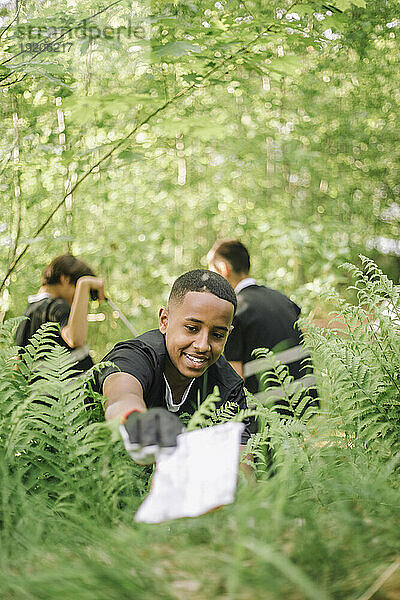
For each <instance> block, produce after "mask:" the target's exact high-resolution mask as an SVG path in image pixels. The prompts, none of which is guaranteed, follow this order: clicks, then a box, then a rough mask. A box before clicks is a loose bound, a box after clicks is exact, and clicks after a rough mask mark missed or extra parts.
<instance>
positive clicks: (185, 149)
mask: <svg viewBox="0 0 400 600" xmlns="http://www.w3.org/2000/svg"><path fill="white" fill-rule="evenodd" d="M14 14H16V18H15V21H14V22H13V24H12V25H11V26H10V27H9V28H7V26H8V24H9V23H10V15H14ZM0 17H1V21H0V23H2V25H1V29H0V34H1V36H2V42H3V50H2V60H1V70H0V79H1V81H0V84H1V87H0V110H1V114H2V119H1V122H0V191H1V207H0V269H1V273H2V279H3V277H5V276H6V274H7V272H8V270H9V268H10V266H11V268H12V272H11V274H10V275H9V276H8V277H7V278H6V280H5V281H4V282H3V288H2V291H1V303H2V305H1V310H2V312H1V317H2V319H4V317H6V318H8V317H11V316H16V315H20V314H22V312H23V310H24V308H25V305H26V298H27V295H28V294H32V293H35V292H36V291H37V290H38V288H39V285H40V278H41V272H42V270H43V268H44V267H45V266H46V265H47V264H48V263H49V262H50V260H51V259H52V258H53V257H54V256H56V255H59V254H63V253H65V252H72V253H73V254H75V255H76V256H79V257H81V258H83V259H84V260H85V261H87V262H88V263H89V264H90V265H92V266H93V268H94V269H95V271H96V273H97V274H99V275H102V276H104V277H105V280H106V287H107V291H108V293H109V295H110V297H111V298H112V299H113V300H114V302H116V303H117V304H118V306H120V308H121V309H122V310H123V312H124V313H125V314H126V315H127V316H128V318H129V319H130V320H131V322H132V324H133V325H134V326H135V328H136V329H137V330H138V331H139V332H143V331H145V330H147V329H149V328H152V327H155V326H156V323H157V312H158V308H159V307H160V306H161V305H162V304H163V303H165V302H166V300H167V295H168V290H169V287H170V285H171V283H172V282H173V280H174V279H175V278H176V277H177V276H178V275H179V274H181V273H182V272H183V271H185V270H189V269H191V268H196V267H206V265H207V262H206V255H207V252H208V250H209V249H210V247H211V246H212V244H213V243H214V241H215V240H216V239H217V238H221V237H235V238H240V239H241V240H242V242H243V243H244V244H245V245H246V246H247V247H248V248H249V251H250V254H251V256H252V259H253V264H252V275H253V276H254V277H255V278H256V279H257V280H258V281H259V282H260V283H266V284H267V285H269V286H271V287H275V288H277V289H280V290H281V291H283V292H284V293H286V294H287V295H289V296H290V297H291V298H292V299H294V300H295V301H296V302H297V303H298V304H299V305H300V306H301V307H302V309H303V314H306V315H308V314H310V315H311V316H312V318H314V319H324V318H326V315H327V313H328V311H329V309H330V306H329V304H327V302H326V301H325V300H324V297H323V293H324V291H325V290H326V289H327V288H328V287H333V288H336V289H337V290H338V291H340V292H341V293H345V294H347V295H348V296H351V293H352V292H351V290H350V291H347V292H345V291H344V290H345V289H346V287H347V285H349V281H350V280H349V275H348V273H346V272H345V271H343V270H342V269H340V265H341V264H342V263H343V262H345V261H350V262H354V263H356V264H359V263H360V260H359V254H363V255H366V256H368V257H371V258H373V259H374V260H375V261H377V263H378V265H379V266H380V267H381V268H382V269H383V270H384V272H385V273H387V274H388V275H389V276H390V277H392V278H393V279H394V280H395V282H396V283H398V280H399V272H400V262H399V257H400V242H399V224H400V202H399V198H400V182H399V179H398V164H399V156H400V144H399V138H400V123H399V120H400V111H399V104H400V91H399V88H398V81H399V74H400V73H399V71H400V68H399V51H400V46H399V37H398V29H399V27H400V20H399V19H398V3H397V2H391V1H386V2H369V3H366V2H364V1H362V0H357V1H354V0H353V2H350V1H348V0H337V1H336V2H332V3H328V4H324V3H322V2H299V3H293V2H292V3H291V2H284V1H280V2H278V1H276V0H272V1H271V2H268V3H265V2H255V1H254V2H252V1H249V2H235V1H233V2H227V1H225V0H221V1H220V2H205V1H197V2H194V1H193V2H189V1H183V2H179V3H176V2H161V1H160V2H128V1H126V0H123V1H121V2H114V3H110V5H109V6H107V5H104V4H100V3H99V2H95V1H92V0H90V1H83V2H77V1H73V0H68V1H65V0H57V1H55V2H45V1H38V2H25V3H24V4H18V2H17V3H15V2H14V1H12V2H7V1H3V2H1V3H0ZM60 36H61V37H60ZM57 44H58V46H57ZM124 140H125V141H124ZM108 154H109V156H108V157H107V155H108ZM97 163H99V164H98V166H95V167H94V165H96V164H97ZM93 167H94V168H93ZM91 169H92V171H91V172H90V174H89V175H88V176H87V177H85V175H86V174H87V173H88V172H89V171H90V170H91ZM82 177H84V180H83V181H82V182H81V183H79V181H80V180H81V178H82ZM77 182H78V186H77V187H76V189H75V190H74V191H73V192H72V193H71V194H69V192H70V191H71V189H73V188H74V186H75V185H76V183H77ZM65 196H66V197H65ZM64 197H65V201H64ZM58 205H59V208H58V209H57V210H56V212H55V214H54V216H53V217H52V218H51V219H50V220H49V222H48V223H47V224H45V226H44V227H43V228H42V230H41V231H40V232H39V233H38V231H39V229H40V228H41V227H42V225H43V224H44V223H46V221H47V219H48V217H49V216H50V214H51V213H52V211H53V210H54V209H55V208H56V207H57V206H58ZM26 245H28V246H29V247H28V249H27V250H26V252H25V254H24V255H23V256H22V257H21V258H19V255H20V253H21V251H23V250H24V248H25V247H26ZM16 259H17V261H18V262H17V264H16V266H15V267H14V268H13V263H14V262H15V260H16ZM90 312H91V315H90V317H89V318H90V319H91V322H90V326H89V344H90V346H91V348H92V349H93V357H94V359H95V360H100V359H101V357H102V356H103V355H104V354H105V353H106V352H107V351H108V350H109V348H111V347H112V345H113V344H114V343H115V342H116V341H118V340H121V339H126V338H129V337H130V333H129V331H128V330H127V329H126V328H125V326H124V325H123V324H122V322H121V320H120V319H119V318H118V316H117V314H116V313H113V312H112V310H110V308H109V307H108V306H104V305H100V306H99V305H98V304H97V303H92V306H91V310H90Z"/></svg>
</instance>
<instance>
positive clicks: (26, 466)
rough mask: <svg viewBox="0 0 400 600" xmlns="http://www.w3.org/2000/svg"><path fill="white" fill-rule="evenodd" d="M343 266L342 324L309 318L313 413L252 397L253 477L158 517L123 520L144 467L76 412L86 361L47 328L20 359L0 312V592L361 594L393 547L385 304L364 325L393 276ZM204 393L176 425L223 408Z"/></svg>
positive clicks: (83, 394) (69, 595)
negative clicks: (317, 398) (227, 492)
mask: <svg viewBox="0 0 400 600" xmlns="http://www.w3.org/2000/svg"><path fill="white" fill-rule="evenodd" d="M348 268H350V269H351V270H352V271H353V273H354V275H355V286H356V288H357V290H358V294H359V303H358V304H357V305H356V306H351V305H349V304H346V303H344V302H343V301H341V300H340V299H339V298H338V299H337V301H338V305H339V307H340V310H341V313H342V314H343V315H344V318H345V319H346V321H347V323H348V324H349V332H348V333H347V334H345V335H344V334H343V333H340V334H339V333H338V332H335V331H329V330H319V329H315V328H312V327H311V326H309V327H308V333H307V344H308V345H309V346H310V348H311V350H312V354H313V360H314V365H315V369H316V373H317V378H318V389H319V391H320V394H321V413H320V414H319V415H317V416H314V417H313V418H312V419H310V420H308V421H307V419H304V420H303V421H302V420H298V419H293V418H289V417H288V418H286V419H283V420H282V419H281V418H280V416H279V415H278V414H277V413H276V412H275V411H274V409H273V408H272V409H271V408H268V407H265V406H259V407H258V408H257V412H258V415H259V420H260V422H261V423H262V428H261V431H260V432H259V434H257V435H256V436H255V437H254V438H253V440H252V441H251V442H250V443H249V448H248V449H249V451H250V450H251V451H252V452H253V453H254V454H255V455H256V456H257V462H256V464H255V472H256V478H257V483H256V484H252V483H249V482H247V481H246V480H245V479H244V478H243V479H242V478H240V481H239V486H238V491H237V498H236V501H235V503H234V504H233V505H231V506H227V507H224V508H223V509H221V510H218V511H216V512H214V513H210V514H208V515H204V516H203V517H199V518H196V519H184V520H178V521H174V522H170V523H165V524H161V525H145V524H138V523H135V522H134V521H133V517H134V513H135V511H136V509H137V507H138V506H139V504H140V502H141V501H142V499H143V498H144V496H145V494H146V493H147V491H148V482H149V474H150V473H149V470H148V469H146V468H144V467H140V466H138V465H136V464H135V463H133V462H132V461H131V459H130V458H129V457H128V456H127V455H126V453H125V452H124V450H123V447H122V444H121V442H120V440H119V437H118V432H117V431H115V430H113V429H112V427H110V426H109V425H106V424H105V423H103V421H102V418H101V408H100V409H99V408H98V407H97V408H95V410H94V411H90V410H86V408H85V406H86V405H87V403H90V402H94V401H98V400H99V398H98V397H97V398H93V394H92V393H91V391H90V386H88V385H87V384H86V383H85V382H86V381H87V380H88V379H90V374H88V375H85V376H81V377H79V378H78V379H75V380H71V379H70V377H69V375H70V371H71V366H70V365H69V363H68V353H67V352H66V351H65V350H63V349H62V348H60V347H57V346H54V343H53V341H52V334H53V331H54V328H53V329H52V327H53V326H49V325H47V326H45V327H44V328H43V329H42V331H41V332H40V333H39V334H38V335H36V336H35V338H34V339H33V340H32V344H31V346H30V348H29V349H28V353H27V355H25V358H24V360H23V361H21V360H19V359H18V358H17V357H18V349H17V348H16V347H15V346H13V342H12V332H13V329H14V328H15V325H16V322H15V321H11V322H8V323H7V324H5V325H4V326H3V327H2V329H1V332H0V336H1V347H0V416H1V418H0V476H1V487H0V498H1V499H0V520H1V531H0V561H1V564H0V567H1V568H0V597H1V598H2V599H3V598H4V599H6V600H11V599H18V600H20V599H21V600H22V599H38V600H39V599H40V600H54V599H56V598H63V599H65V600H72V599H74V600H76V599H77V598H78V599H79V600H103V599H104V600H113V599H114V598H115V600H117V599H118V600H121V599H126V600H128V599H129V600H133V599H134V600H136V599H138V600H142V599H143V600H147V599H149V600H150V599H152V600H153V599H155V598H156V599H164V598H165V599H178V600H180V599H185V600H186V599H191V598H193V599H196V600H201V599H211V598H213V599H214V598H221V599H229V600H230V599H239V600H242V599H243V600H245V599H246V600H247V599H250V598H251V599H267V600H269V599H271V600H282V599H283V598H285V599H286V598H287V599H293V600H299V599H303V598H304V599H306V598H307V599H308V598H309V599H318V600H324V599H338V600H339V599H340V600H343V599H345V598H349V599H350V598H352V599H354V598H357V597H358V596H361V594H362V593H363V592H364V591H365V590H366V589H367V588H368V587H369V585H371V584H372V583H373V582H374V581H375V580H376V579H377V578H378V577H379V575H380V574H381V573H382V572H383V571H384V570H385V569H386V568H387V567H388V566H389V565H390V564H391V563H392V562H393V561H394V560H395V558H396V556H397V555H398V554H399V553H400V536H399V527H398V515H399V512H400V511H399V508H400V501H399V486H398V473H399V468H398V465H399V462H400V414H399V398H400V395H399V394H398V393H397V386H398V385H399V368H398V367H399V360H400V359H399V356H400V342H399V334H398V331H397V329H396V326H395V324H394V323H393V321H392V320H391V319H390V317H387V316H385V315H384V314H383V315H381V316H380V321H379V323H378V324H375V325H372V323H368V321H371V314H372V313H374V314H375V315H377V314H378V313H379V310H380V309H379V307H380V305H381V303H382V300H383V299H386V300H390V302H391V303H392V304H393V306H394V307H395V310H398V304H399V303H398V298H399V289H398V287H396V286H394V285H393V284H392V283H391V282H389V281H388V280H387V279H386V278H385V277H384V276H383V275H382V273H380V272H379V271H378V270H377V269H376V267H375V266H374V265H373V264H372V263H370V262H367V261H366V262H365V271H363V272H362V271H360V270H356V269H355V268H354V267H348ZM39 376H40V377H39ZM212 402H213V399H210V404H209V406H208V408H207V409H204V408H203V409H202V411H200V412H199V413H198V414H197V415H195V416H194V417H193V420H192V423H191V427H195V426H204V425H206V424H207V423H209V422H210V421H211V422H215V420H217V419H218V418H223V419H226V418H228V417H229V416H230V415H229V414H228V413H229V411H228V412H227V413H226V414H223V415H221V414H219V415H216V414H213V406H212ZM271 454H272V455H273V469H271V466H270V463H269V461H268V456H270V455H271ZM389 584H390V582H389ZM392 585H394V584H392ZM394 593H395V590H394ZM377 597H378V596H377ZM379 597H381V598H384V597H385V596H384V595H383V592H381V596H379ZM394 597H395V596H394Z"/></svg>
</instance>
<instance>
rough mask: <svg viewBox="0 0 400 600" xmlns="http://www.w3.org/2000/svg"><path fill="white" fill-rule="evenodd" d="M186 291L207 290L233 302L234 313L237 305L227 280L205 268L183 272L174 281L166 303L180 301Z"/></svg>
mask: <svg viewBox="0 0 400 600" xmlns="http://www.w3.org/2000/svg"><path fill="white" fill-rule="evenodd" d="M188 292H209V293H210V294H214V296H217V297H218V298H221V299H222V300H227V302H231V304H233V308H234V313H235V312H236V307H237V298H236V294H235V292H234V290H233V288H232V286H231V284H230V283H228V281H227V280H226V279H225V278H224V277H222V275H219V274H218V273H214V272H213V271H208V270H207V269H194V270H193V271H188V272H187V273H184V274H183V275H181V276H180V277H178V279H176V281H175V282H174V284H173V286H172V289H171V293H170V295H169V298H168V303H169V302H171V300H172V301H174V300H175V301H178V302H182V301H183V299H184V297H185V296H186V294H187V293H188Z"/></svg>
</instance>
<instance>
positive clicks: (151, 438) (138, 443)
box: [120, 408, 184, 465]
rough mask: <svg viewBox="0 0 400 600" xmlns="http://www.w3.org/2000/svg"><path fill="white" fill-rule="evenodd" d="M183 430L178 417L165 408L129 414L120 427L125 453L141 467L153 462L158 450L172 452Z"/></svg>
mask: <svg viewBox="0 0 400 600" xmlns="http://www.w3.org/2000/svg"><path fill="white" fill-rule="evenodd" d="M183 429H184V428H183V425H182V423H181V422H180V420H179V419H178V417H176V416H175V415H174V414H173V413H170V412H169V411H168V410H166V409H165V408H151V409H150V410H148V411H146V412H137V411H135V412H131V413H130V414H128V416H127V417H126V419H125V422H124V423H123V424H122V425H121V426H120V432H121V436H122V439H123V441H124V444H125V448H126V450H127V452H128V453H129V454H130V456H131V457H132V458H133V460H134V461H135V462H137V463H139V464H142V465H146V464H151V463H153V462H155V459H156V456H157V452H158V451H159V450H160V448H163V449H170V451H172V450H173V449H174V448H175V446H176V438H177V436H178V435H179V434H180V433H182V431H183Z"/></svg>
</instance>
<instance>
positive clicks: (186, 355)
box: [159, 292, 234, 379]
mask: <svg viewBox="0 0 400 600" xmlns="http://www.w3.org/2000/svg"><path fill="white" fill-rule="evenodd" d="M233 310H234V309H233V304H232V303H231V302H228V301H227V300H222V298H218V297H217V296H214V294H210V293H209V292H188V293H187V294H186V296H185V297H184V299H183V300H182V301H181V302H177V301H172V302H171V303H170V306H169V307H168V309H166V308H164V307H163V308H161V309H160V312H159V328H160V331H161V333H163V334H165V342H166V346H167V350H168V354H169V357H170V359H171V362H172V363H173V365H174V367H175V368H176V369H177V370H178V372H179V373H180V374H181V375H183V376H184V377H187V378H190V379H192V378H193V377H200V376H201V375H202V374H203V373H204V371H205V370H206V369H207V368H208V367H209V366H210V365H212V364H214V363H215V362H216V361H217V360H218V358H219V357H220V355H221V352H222V350H223V349H224V346H225V342H226V339H227V337H228V334H229V332H230V330H231V329H232V327H231V323H232V319H233Z"/></svg>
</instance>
